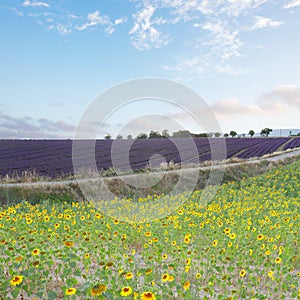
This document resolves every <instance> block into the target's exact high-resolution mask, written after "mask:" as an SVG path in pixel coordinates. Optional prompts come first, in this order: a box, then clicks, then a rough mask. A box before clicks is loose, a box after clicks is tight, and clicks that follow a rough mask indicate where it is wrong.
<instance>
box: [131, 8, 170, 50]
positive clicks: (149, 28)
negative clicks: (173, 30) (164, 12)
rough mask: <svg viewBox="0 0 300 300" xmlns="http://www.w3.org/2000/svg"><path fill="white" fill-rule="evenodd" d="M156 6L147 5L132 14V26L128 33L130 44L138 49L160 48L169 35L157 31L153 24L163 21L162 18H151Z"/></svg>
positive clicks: (168, 39)
mask: <svg viewBox="0 0 300 300" xmlns="http://www.w3.org/2000/svg"><path fill="white" fill-rule="evenodd" d="M155 11H156V7H154V6H151V5H148V6H146V7H144V8H143V9H142V10H140V11H139V12H137V13H136V14H134V15H133V19H134V26H133V27H132V29H131V30H130V32H129V34H130V35H132V44H133V46H134V47H135V48H136V49H138V50H147V49H151V48H153V47H154V48H161V47H163V46H165V45H167V44H168V43H169V41H170V37H169V36H168V35H166V34H163V33H162V32H159V31H158V30H157V29H156V28H154V27H153V25H161V24H163V23H164V20H163V19H162V18H156V19H154V20H151V18H152V17H153V15H154V13H155Z"/></svg>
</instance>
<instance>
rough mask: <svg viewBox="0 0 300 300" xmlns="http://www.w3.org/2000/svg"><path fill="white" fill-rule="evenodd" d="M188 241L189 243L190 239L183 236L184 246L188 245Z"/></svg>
mask: <svg viewBox="0 0 300 300" xmlns="http://www.w3.org/2000/svg"><path fill="white" fill-rule="evenodd" d="M190 241H191V239H190V238H189V237H188V236H185V238H184V242H185V243H186V244H189V243H190Z"/></svg>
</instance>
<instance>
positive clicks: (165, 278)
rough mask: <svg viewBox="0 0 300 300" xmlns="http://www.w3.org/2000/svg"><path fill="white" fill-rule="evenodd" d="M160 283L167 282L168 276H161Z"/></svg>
mask: <svg viewBox="0 0 300 300" xmlns="http://www.w3.org/2000/svg"><path fill="white" fill-rule="evenodd" d="M161 281H162V282H166V281H169V274H167V273H165V274H163V276H162V277H161Z"/></svg>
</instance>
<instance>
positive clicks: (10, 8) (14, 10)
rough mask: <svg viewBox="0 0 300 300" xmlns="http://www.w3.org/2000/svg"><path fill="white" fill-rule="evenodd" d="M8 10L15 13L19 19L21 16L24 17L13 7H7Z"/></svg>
mask: <svg viewBox="0 0 300 300" xmlns="http://www.w3.org/2000/svg"><path fill="white" fill-rule="evenodd" d="M8 9H9V10H11V11H13V12H15V13H16V14H17V15H18V16H20V17H23V16H24V14H23V12H21V11H19V10H17V9H16V8H14V7H8Z"/></svg>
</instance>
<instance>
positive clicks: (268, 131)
mask: <svg viewBox="0 0 300 300" xmlns="http://www.w3.org/2000/svg"><path fill="white" fill-rule="evenodd" d="M272 131H273V130H272V129H271V128H268V127H266V128H264V129H262V130H261V132H260V135H261V136H266V137H268V136H269V134H270V132H272Z"/></svg>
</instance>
